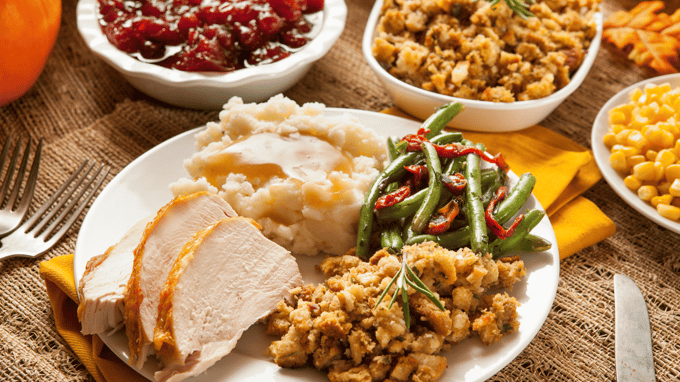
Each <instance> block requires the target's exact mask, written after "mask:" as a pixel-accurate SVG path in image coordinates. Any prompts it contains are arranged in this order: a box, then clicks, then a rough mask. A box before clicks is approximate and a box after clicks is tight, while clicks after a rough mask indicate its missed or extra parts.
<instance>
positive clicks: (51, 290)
mask: <svg viewBox="0 0 680 382" xmlns="http://www.w3.org/2000/svg"><path fill="white" fill-rule="evenodd" d="M40 276H41V277H42V278H43V279H45V285H46V287H47V295H48V297H49V299H50V304H51V305H52V312H53V313H54V323H55V324H56V327H57V332H59V334H60V335H61V336H62V338H64V340H65V341H66V343H67V344H68V345H69V346H70V347H71V349H72V350H73V352H74V353H76V355H77V356H78V358H80V361H81V362H82V363H83V365H85V367H86V368H87V370H88V371H89V372H90V374H92V376H93V377H94V379H95V380H96V381H97V382H118V381H120V382H143V381H147V379H146V378H144V377H142V376H141V375H140V374H139V373H137V372H136V371H134V370H133V369H131V368H130V367H129V366H128V365H126V364H125V363H124V362H123V361H121V360H120V358H118V356H116V355H115V354H113V352H111V350H109V348H108V347H106V346H105V345H104V343H103V342H102V340H101V339H100V338H99V336H84V335H82V334H81V333H80V321H78V317H77V314H76V311H77V309H78V303H77V301H78V295H77V293H76V283H75V280H74V278H73V255H64V256H58V257H55V258H53V259H51V260H48V261H43V262H42V263H40Z"/></svg>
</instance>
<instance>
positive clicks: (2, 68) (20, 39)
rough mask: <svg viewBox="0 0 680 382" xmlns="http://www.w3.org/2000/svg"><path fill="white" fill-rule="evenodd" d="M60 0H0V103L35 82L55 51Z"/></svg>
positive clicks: (8, 99)
mask: <svg viewBox="0 0 680 382" xmlns="http://www.w3.org/2000/svg"><path fill="white" fill-rule="evenodd" d="M60 21H61V0H0V49H2V51H0V106H4V105H7V104H8V103H10V102H12V101H14V100H16V99H17V98H19V97H21V96H22V95H24V94H25V93H26V92H27V91H28V90H29V89H30V88H31V86H33V84H34V83H35V81H36V80H37V79H38V76H40V72H42V70H43V68H44V67H45V62H47V57H48V56H49V55H50V52H51V51H52V47H53V46H54V41H55V40H56V38H57V32H58V31H59V22H60Z"/></svg>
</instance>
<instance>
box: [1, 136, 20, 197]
mask: <svg viewBox="0 0 680 382" xmlns="http://www.w3.org/2000/svg"><path fill="white" fill-rule="evenodd" d="M23 138H24V137H23V136H21V135H20V136H19V142H17V145H16V146H14V152H13V153H12V159H10V162H9V167H7V173H6V174H5V180H4V181H3V182H2V193H0V203H1V202H2V201H3V200H5V194H7V190H9V184H10V183H11V182H12V177H13V176H14V166H16V164H17V157H18V156H19V149H20V148H21V141H22V140H23ZM8 205H9V204H8Z"/></svg>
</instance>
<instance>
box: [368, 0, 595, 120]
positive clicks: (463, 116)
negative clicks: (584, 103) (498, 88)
mask: <svg viewBox="0 0 680 382" xmlns="http://www.w3.org/2000/svg"><path fill="white" fill-rule="evenodd" d="M383 2H384V1H383V0H376V2H375V5H374V6H373V9H372V10H371V14H370V16H369V17H368V22H367V23H366V29H365V31H364V38H363V42H362V48H363V52H364V57H365V58H366V61H368V65H369V66H370V67H371V69H373V71H374V72H375V74H376V76H377V77H378V79H379V80H380V82H382V83H383V85H384V86H385V90H386V91H387V93H388V94H389V95H390V96H391V97H392V100H393V101H394V104H395V105H396V106H397V107H399V108H400V109H402V110H403V111H405V112H407V113H408V114H410V115H412V116H414V117H418V118H420V119H426V118H427V117H428V116H430V115H431V114H432V113H433V112H434V110H435V109H436V108H437V107H439V106H441V105H443V104H447V103H450V102H460V103H462V104H463V105H465V109H464V110H463V111H462V112H461V113H460V114H459V115H458V116H456V118H455V120H454V121H452V122H451V123H450V124H449V127H453V128H457V129H462V130H471V131H490V132H491V131H493V132H504V131H515V130H520V129H524V128H527V127H531V126H533V125H535V124H537V123H539V122H541V121H542V120H544V119H545V118H546V117H547V116H548V115H549V114H550V113H552V112H553V110H555V109H556V108H557V107H558V106H559V105H560V104H561V103H562V102H563V101H564V100H565V99H567V97H568V96H569V95H570V94H571V93H573V92H574V91H575V90H576V89H577V88H578V87H579V86H580V85H581V83H582V82H583V80H584V79H585V78H586V75H587V74H588V71H590V68H591V67H592V66H593V62H594V61H595V57H596V56H597V51H598V49H599V47H600V40H601V38H602V14H601V13H597V14H596V17H595V22H596V24H597V34H596V35H595V38H594V39H593V41H592V42H591V44H590V47H589V48H588V53H587V54H586V56H585V58H584V60H583V64H581V67H580V68H579V69H578V70H577V71H576V73H574V75H573V76H572V78H571V81H570V82H569V84H568V85H567V86H565V87H564V88H562V89H560V90H558V91H557V92H555V93H553V94H552V95H550V96H548V97H545V98H541V99H538V100H531V101H517V102H512V103H497V102H489V101H478V100H469V99H463V98H456V97H451V96H446V95H443V94H439V93H435V92H431V91H427V90H425V89H421V88H419V87H416V86H413V85H409V84H407V83H406V82H404V81H401V80H400V79H398V78H396V77H394V76H392V75H391V74H389V73H388V72H387V71H386V70H385V69H383V67H382V66H380V64H379V63H378V61H377V60H376V59H375V57H373V53H372V46H373V39H374V37H375V29H376V26H377V25H378V19H379V18H380V12H381V9H382V6H383Z"/></svg>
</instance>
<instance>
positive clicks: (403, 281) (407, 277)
mask: <svg viewBox="0 0 680 382" xmlns="http://www.w3.org/2000/svg"><path fill="white" fill-rule="evenodd" d="M406 257H407V256H406V253H404V251H402V252H401V268H399V270H398V271H397V273H396V274H395V275H394V277H393V278H392V280H390V283H389V284H387V288H385V290H384V291H383V292H382V294H381V295H380V298H379V299H378V302H376V303H375V307H376V308H377V307H378V305H380V303H381V302H382V300H383V298H385V296H386V295H387V292H388V291H389V290H390V288H391V287H392V284H394V283H395V281H396V283H397V284H396V285H397V289H396V290H395V291H394V295H393V296H392V300H390V305H389V306H388V307H387V308H388V309H391V308H392V304H394V302H395V301H396V300H397V296H398V295H401V302H402V304H401V309H402V310H403V312H404V321H405V322H406V327H407V328H410V327H411V313H410V310H409V307H408V294H407V293H406V289H407V288H406V286H407V285H410V286H411V288H413V289H415V290H416V291H417V292H418V293H421V294H423V295H424V296H425V297H427V298H428V299H429V300H430V301H432V303H433V304H434V305H436V306H437V308H439V309H440V310H442V311H444V310H445V308H444V304H442V302H441V301H439V299H438V298H437V296H435V295H434V293H432V291H431V290H430V289H429V288H428V287H427V285H425V283H424V282H423V281H422V280H420V278H418V275H416V274H415V272H413V270H411V267H409V266H408V263H407V262H406Z"/></svg>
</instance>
